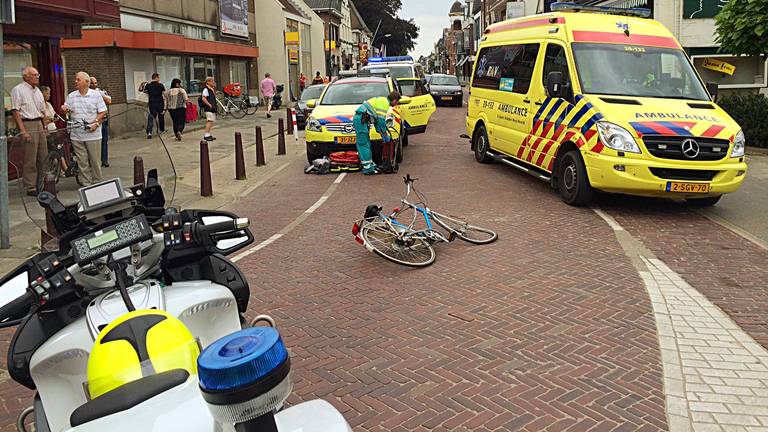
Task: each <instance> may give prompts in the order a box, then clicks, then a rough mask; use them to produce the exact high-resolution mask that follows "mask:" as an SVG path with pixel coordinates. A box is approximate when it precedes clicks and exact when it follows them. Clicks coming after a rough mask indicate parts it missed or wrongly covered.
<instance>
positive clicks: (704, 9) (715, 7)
mask: <svg viewBox="0 0 768 432" xmlns="http://www.w3.org/2000/svg"><path fill="white" fill-rule="evenodd" d="M726 3H728V0H683V18H685V19H697V18H713V17H714V16H715V15H717V14H719V13H720V10H722V9H723V7H724V6H725V5H726Z"/></svg>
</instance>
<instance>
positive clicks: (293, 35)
mask: <svg viewBox="0 0 768 432" xmlns="http://www.w3.org/2000/svg"><path fill="white" fill-rule="evenodd" d="M285 44H286V45H298V44H299V32H285Z"/></svg>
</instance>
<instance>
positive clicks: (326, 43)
mask: <svg viewBox="0 0 768 432" xmlns="http://www.w3.org/2000/svg"><path fill="white" fill-rule="evenodd" d="M329 42H330V49H332V50H335V49H336V41H335V40H332V41H329V40H326V41H325V50H326V51H328V46H329Z"/></svg>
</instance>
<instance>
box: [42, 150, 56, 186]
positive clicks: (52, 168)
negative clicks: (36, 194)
mask: <svg viewBox="0 0 768 432" xmlns="http://www.w3.org/2000/svg"><path fill="white" fill-rule="evenodd" d="M60 156H61V155H60V154H59V152H58V151H52V152H50V153H48V156H46V157H45V161H43V163H42V164H41V165H40V169H38V170H37V190H39V191H42V190H43V188H44V187H45V178H46V177H47V176H48V175H49V174H50V175H52V176H53V177H54V178H55V179H56V183H58V182H59V175H60V174H61V168H60V167H59V164H60V162H59V157H60Z"/></svg>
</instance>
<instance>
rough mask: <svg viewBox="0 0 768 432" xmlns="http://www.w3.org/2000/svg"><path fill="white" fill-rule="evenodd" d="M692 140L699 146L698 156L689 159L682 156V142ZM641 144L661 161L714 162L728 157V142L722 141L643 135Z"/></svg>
mask: <svg viewBox="0 0 768 432" xmlns="http://www.w3.org/2000/svg"><path fill="white" fill-rule="evenodd" d="M687 139H692V140H694V141H696V144H697V145H698V146H699V154H698V155H697V156H696V157H694V158H689V157H687V156H686V155H685V154H683V141H685V140H687ZM643 143H644V144H645V148H647V149H648V151H649V152H650V153H651V154H652V155H654V156H656V157H657V158H662V159H674V160H690V161H716V160H720V159H723V158H724V157H726V156H727V155H728V148H729V146H730V142H729V141H728V140H724V139H717V138H705V137H688V136H667V135H643Z"/></svg>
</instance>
